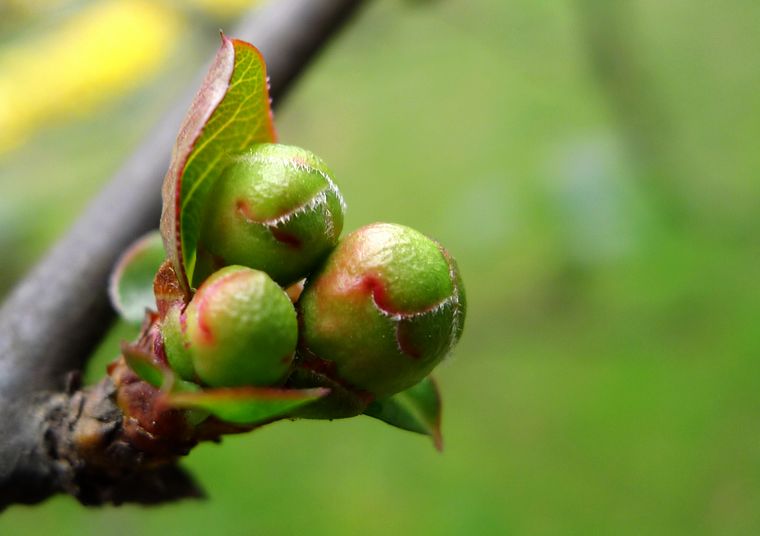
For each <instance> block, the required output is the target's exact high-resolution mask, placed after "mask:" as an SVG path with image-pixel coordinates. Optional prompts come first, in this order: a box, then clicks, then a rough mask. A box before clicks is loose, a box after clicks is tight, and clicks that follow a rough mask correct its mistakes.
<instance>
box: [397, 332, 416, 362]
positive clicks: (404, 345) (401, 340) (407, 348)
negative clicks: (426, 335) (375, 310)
mask: <svg viewBox="0 0 760 536" xmlns="http://www.w3.org/2000/svg"><path fill="white" fill-rule="evenodd" d="M396 341H397V342H398V347H399V350H401V351H402V352H403V353H404V354H406V355H408V356H409V357H411V358H412V359H420V358H422V350H420V349H419V348H417V347H416V346H414V344H413V343H412V341H411V340H410V339H409V336H408V335H407V333H406V330H405V329H404V324H403V323H399V324H398V325H397V326H396Z"/></svg>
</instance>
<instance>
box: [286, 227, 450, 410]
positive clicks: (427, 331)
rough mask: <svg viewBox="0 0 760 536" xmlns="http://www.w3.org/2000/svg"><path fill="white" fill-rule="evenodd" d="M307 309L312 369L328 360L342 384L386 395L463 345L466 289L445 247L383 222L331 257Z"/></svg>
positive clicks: (308, 294)
mask: <svg viewBox="0 0 760 536" xmlns="http://www.w3.org/2000/svg"><path fill="white" fill-rule="evenodd" d="M299 312H300V315H301V321H302V323H301V334H300V336H301V346H302V349H303V352H302V353H303V355H304V366H306V367H308V366H309V360H310V359H311V360H312V361H314V360H315V359H316V360H317V361H319V360H320V359H321V360H324V361H327V362H328V363H332V365H331V366H334V370H335V372H334V373H335V374H336V375H337V378H336V379H337V380H339V381H342V382H347V383H349V384H350V385H352V386H353V387H354V388H358V389H361V390H364V391H368V392H370V393H372V394H373V395H375V396H376V397H385V396H389V395H392V394H394V393H397V392H400V391H403V390H404V389H406V388H408V387H411V386H412V385H414V384H416V383H417V382H419V381H420V380H422V379H423V378H424V377H425V376H427V375H428V374H429V373H430V371H431V370H432V369H433V367H435V366H436V365H437V364H438V363H439V362H440V361H441V359H443V357H444V356H445V355H446V354H447V353H448V352H449V350H451V348H452V347H453V346H454V345H455V344H456V342H457V341H458V340H459V337H460V335H461V333H462V328H463V325H464V317H465V296H464V287H463V285H462V279H461V277H460V275H459V270H458V268H457V265H456V263H455V262H454V260H453V259H452V258H451V256H450V255H449V254H448V252H447V251H446V250H445V249H443V247H441V246H440V245H439V244H438V243H437V242H435V241H433V240H431V239H429V238H427V237H426V236H425V235H423V234H421V233H419V232H418V231H415V230H414V229H410V228H408V227H404V226H402V225H394V224H388V223H375V224H372V225H368V226H366V227H363V228H361V229H359V230H357V231H355V232H353V233H351V234H350V235H348V236H347V237H346V238H345V239H344V240H343V241H342V242H341V243H340V244H339V245H338V247H337V248H336V249H335V250H334V251H333V252H332V253H331V254H330V256H329V257H328V258H327V260H326V261H325V264H324V266H323V268H322V269H321V271H320V272H319V273H318V274H317V275H316V276H315V277H314V278H312V279H310V280H308V281H307V284H306V288H305V289H304V292H303V294H302V295H301V298H300V300H299ZM322 368H323V369H324V368H328V369H329V368H330V367H324V366H322Z"/></svg>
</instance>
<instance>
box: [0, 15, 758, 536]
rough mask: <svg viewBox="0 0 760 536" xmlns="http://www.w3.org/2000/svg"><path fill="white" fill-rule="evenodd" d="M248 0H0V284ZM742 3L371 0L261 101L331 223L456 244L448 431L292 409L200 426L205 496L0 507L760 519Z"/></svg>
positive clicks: (753, 98) (352, 519) (202, 514)
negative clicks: (307, 155)
mask: <svg viewBox="0 0 760 536" xmlns="http://www.w3.org/2000/svg"><path fill="white" fill-rule="evenodd" d="M244 4H245V2H235V1H223V2H213V1H212V0H195V1H192V2H179V1H171V0H162V1H154V2H148V1H140V0H129V1H121V2H114V1H100V2H95V1H86V0H36V1H21V0H17V1H11V2H8V1H6V2H2V3H0V251H1V252H2V254H0V263H1V270H0V288H1V289H2V290H1V292H6V291H7V289H8V288H9V287H10V286H11V285H12V284H13V282H14V281H15V280H16V279H17V278H18V277H20V275H21V274H22V273H23V272H24V271H25V270H26V269H28V267H29V266H30V264H31V263H33V261H34V260H35V259H36V258H38V257H39V256H40V255H41V254H42V252H43V251H44V250H45V248H46V247H48V246H49V245H50V243H51V242H52V241H53V240H55V238H56V237H57V236H58V235H59V234H60V233H62V232H63V231H64V230H65V229H66V227H67V226H68V225H69V224H70V223H71V222H72V221H73V219H74V218H75V217H76V215H77V213H78V212H79V211H80V210H81V209H82V207H83V206H84V205H85V204H86V202H87V200H88V199H89V198H90V197H91V196H92V195H93V194H94V193H95V192H96V191H97V190H98V189H99V188H100V187H101V186H102V184H103V182H104V181H105V180H107V178H108V176H109V174H110V173H111V172H113V171H114V170H115V169H117V168H118V166H119V164H120V163H121V162H122V161H123V159H124V158H125V157H126V156H127V155H128V154H129V153H130V151H131V150H132V149H133V148H134V147H135V145H136V144H137V143H138V142H139V140H140V139H141V136H143V135H144V134H145V133H146V132H147V131H148V130H149V128H150V127H151V125H152V124H153V122H154V121H155V120H156V117H159V116H160V114H161V111H162V110H163V109H165V108H166V107H167V106H168V105H169V104H170V103H171V102H172V101H173V99H175V98H176V97H177V95H180V94H182V92H183V90H184V87H183V85H184V84H185V83H186V81H187V80H188V79H190V78H192V76H193V74H194V73H195V72H196V71H197V70H198V68H199V66H200V65H202V64H203V62H204V61H206V60H207V59H208V58H209V57H210V56H211V54H212V53H213V51H214V50H215V48H216V46H217V40H218V37H217V33H216V30H217V29H218V28H219V27H223V28H227V29H229V28H230V27H232V25H233V24H232V22H231V21H232V20H233V19H234V17H235V16H236V15H237V14H238V13H239V12H240V10H241V9H243V7H244ZM758 28H760V3H758V2H754V1H750V0H727V1H725V2H690V1H686V0H669V1H667V2H663V1H661V0H632V1H627V2H613V1H609V0H565V1H563V0H553V1H548V0H470V1H467V2H464V1H460V2H457V1H455V0H441V1H411V0H407V1H402V0H376V1H374V2H371V3H370V5H368V7H367V9H365V10H364V11H363V12H362V13H361V15H360V17H358V18H357V19H356V21H355V22H354V23H353V24H352V25H351V26H350V27H349V28H348V29H347V31H345V32H344V33H342V34H341V35H340V37H339V39H337V40H336V41H334V42H333V43H332V44H331V45H330V46H329V47H328V48H327V49H326V50H325V51H324V54H322V55H321V56H320V58H319V59H318V61H317V62H316V63H315V65H313V68H312V69H310V70H309V72H308V73H307V74H306V75H305V76H304V77H303V78H302V79H301V81H300V82H299V83H298V85H297V87H296V88H295V89H294V91H293V92H292V93H291V94H290V95H289V96H288V98H287V99H286V101H284V102H283V103H282V106H281V107H279V108H278V111H277V114H276V121H277V125H278V127H279V131H280V136H281V140H282V141H284V142H286V143H291V144H296V145H301V146H304V147H307V148H310V149H312V150H314V151H315V152H316V153H317V154H319V155H321V156H322V157H323V158H324V159H325V160H326V161H327V162H328V163H329V164H330V166H331V167H332V168H333V170H334V171H335V172H336V175H337V177H338V181H339V184H340V187H341V189H342V190H343V192H344V194H345V197H346V199H347V201H348V204H349V212H348V218H347V225H346V229H348V230H351V229H354V228H356V227H358V226H360V225H362V224H365V223H369V222H372V221H378V220H384V221H393V222H398V223H404V224H407V225H411V226H413V227H416V228H418V229H420V230H421V231H423V232H425V233H426V234H429V235H431V236H433V237H435V238H437V239H439V240H440V241H441V242H443V243H444V244H445V245H446V246H447V247H448V249H449V250H450V251H451V252H452V253H453V254H454V255H455V256H456V257H457V259H458V261H459V263H460V266H461V269H462V272H463V274H464V278H465V283H466V286H467V290H468V298H469V315H468V318H467V326H466V329H465V334H464V337H463V339H462V341H461V344H460V345H459V346H458V348H457V350H456V352H455V354H454V355H453V356H452V357H451V359H449V360H448V361H447V362H446V363H445V364H444V365H443V366H441V367H440V369H439V372H438V374H437V375H438V377H439V380H440V383H441V385H442V388H443V392H444V397H445V409H444V419H443V426H444V435H445V441H446V447H445V451H444V453H443V454H438V453H436V452H435V451H434V449H433V448H432V446H431V445H430V443H429V441H427V440H426V439H425V438H422V437H420V436H415V435H412V434H405V433H402V432H398V431H395V430H393V429H392V428H390V427H388V426H386V425H384V424H382V423H380V422H376V421H372V420H370V419H366V418H355V419H351V420H346V421H335V422H295V423H292V422H286V423H279V424H276V425H273V426H271V427H268V428H265V429H263V430H261V431H258V432H256V433H252V434H249V435H246V436H243V437H234V438H229V439H225V440H224V442H223V443H222V444H221V445H203V446H201V447H199V448H197V449H196V450H195V451H193V453H192V454H191V455H190V456H189V457H188V458H187V459H186V460H185V461H184V462H183V463H184V464H185V465H186V466H187V467H189V468H190V469H191V470H192V471H193V473H194V474H195V475H197V477H198V479H199V480H200V482H201V483H202V484H203V485H204V486H205V488H206V489H207V491H208V494H209V499H208V500H206V501H203V502H197V501H188V502H181V503H177V504H170V505H166V506H161V507H154V508H141V507H135V506H122V507H119V508H116V507H106V508H100V509H88V508H84V507H82V506H79V505H78V504H77V503H76V502H75V501H73V500H72V499H70V498H68V497H63V496H61V497H56V498H53V499H51V500H49V501H47V502H46V503H44V504H42V505H40V506H36V507H24V506H16V507H12V508H10V509H9V510H8V511H6V512H5V513H4V514H2V516H0V533H2V534H47V533H51V534H52V533H55V534H78V535H81V534H85V535H86V534H93V535H100V534H104V533H107V534H109V535H113V536H116V535H121V534H125V535H126V534H130V535H131V534H145V535H149V534H186V535H191V534H208V533H219V534H231V535H237V534H240V535H247V534H301V533H305V534H389V533H395V534H531V535H533V534H758V533H760V508H758V504H760V364H759V363H758V356H760V330H759V329H758V327H757V324H758V313H760V278H758V276H757V274H758V271H757V266H758V261H760V241H758V240H757V234H758V231H760V220H759V219H758V213H759V210H760V181H758V180H757V176H758V171H759V170H760V149H758V143H759V142H758V140H760V55H758V54H757V51H758V50H760V33H759V32H758V30H757V29H758ZM117 338H118V334H117V336H114V337H112V338H111V340H110V341H109V343H108V344H107V345H106V346H105V347H104V349H102V351H101V352H100V357H99V359H100V360H101V361H98V365H97V366H93V367H92V369H93V370H95V371H97V373H98V374H99V373H100V371H101V370H102V368H101V367H102V359H103V356H106V357H108V356H109V355H111V354H113V353H114V352H115V350H114V348H115V346H114V342H115V340H116V339H117ZM90 374H93V372H92V371H90Z"/></svg>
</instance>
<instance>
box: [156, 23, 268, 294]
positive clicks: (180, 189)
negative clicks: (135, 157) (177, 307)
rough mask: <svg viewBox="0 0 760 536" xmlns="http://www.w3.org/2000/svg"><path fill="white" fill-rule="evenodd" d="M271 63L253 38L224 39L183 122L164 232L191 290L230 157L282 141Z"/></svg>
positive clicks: (168, 184)
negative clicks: (212, 198)
mask: <svg viewBox="0 0 760 536" xmlns="http://www.w3.org/2000/svg"><path fill="white" fill-rule="evenodd" d="M276 138H277V136H276V134H275V130H274V123H273V121H272V112H271V108H270V103H269V88H268V81H267V75H266V66H265V65H264V58H263V57H262V56H261V53H260V52H259V51H258V50H257V49H256V48H255V47H254V46H253V45H251V44H249V43H246V42H245V41H240V40H237V39H229V38H228V37H227V36H225V35H224V34H222V44H221V46H220V48H219V51H218V52H217V54H216V58H215V59H214V62H213V63H212V65H211V68H210V69H209V72H208V74H207V75H206V79H205V80H204V82H203V85H202V86H201V89H200V90H199V91H198V94H197V95H196V96H195V99H194V100H193V103H192V104H191V106H190V110H189V111H188V113H187V116H186V117H185V120H184V122H183V123H182V126H181V127H180V131H179V134H178V136H177V141H176V143H175V145H174V151H173V153H172V160H171V164H170V165H169V170H168V171H167V173H166V177H165V178H164V185H163V192H162V193H163V203H164V204H163V213H162V215H161V234H162V236H163V238H164V244H165V246H166V253H167V255H168V257H169V259H170V260H171V261H172V264H173V265H174V269H175V271H176V272H177V277H178V279H179V281H180V285H181V286H182V288H183V290H184V291H185V292H186V293H189V292H190V289H191V287H192V281H193V270H194V268H195V258H196V250H197V243H198V237H199V234H200V218H201V212H202V210H201V209H202V203H203V198H204V195H205V194H206V193H207V192H208V190H209V188H210V187H211V185H212V184H213V182H214V180H215V179H216V178H217V177H218V176H219V175H220V173H221V172H222V170H223V169H224V167H225V164H226V162H227V161H228V160H229V159H230V158H231V157H234V156H235V155H237V154H240V153H242V152H243V151H245V150H246V149H248V148H249V147H251V146H252V145H254V144H256V143H264V142H274V141H276Z"/></svg>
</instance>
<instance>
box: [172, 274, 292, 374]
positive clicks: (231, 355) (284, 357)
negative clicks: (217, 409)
mask: <svg viewBox="0 0 760 536" xmlns="http://www.w3.org/2000/svg"><path fill="white" fill-rule="evenodd" d="M180 322H181V329H182V332H183V336H184V341H185V348H186V349H187V351H188V352H189V355H190V358H191V360H192V366H193V369H194V371H195V374H196V376H197V377H198V378H199V379H200V380H201V381H202V382H204V383H206V384H208V385H210V386H212V387H235V386H244V385H252V386H267V385H275V384H277V383H279V382H281V381H282V380H284V379H285V376H286V375H287V373H288V371H289V370H290V365H291V362H292V360H293V353H294V350H295V346H296V342H297V339H298V325H297V322H296V313H295V309H294V308H293V304H292V303H291V302H290V299H288V296H287V294H285V292H284V291H283V290H282V288H280V287H279V286H278V285H277V284H276V283H275V282H274V281H272V280H271V279H270V278H269V276H268V275H267V274H265V273H264V272H260V271H258V270H252V269H250V268H246V267H244V266H228V267H226V268H223V269H221V270H219V271H217V272H215V273H214V274H213V275H211V276H210V277H209V278H208V279H206V281H205V282H204V283H203V284H202V285H201V287H200V288H199V289H198V291H197V292H196V293H195V296H193V298H192V300H190V303H189V304H188V306H187V309H186V310H185V312H184V318H182V319H180Z"/></svg>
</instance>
